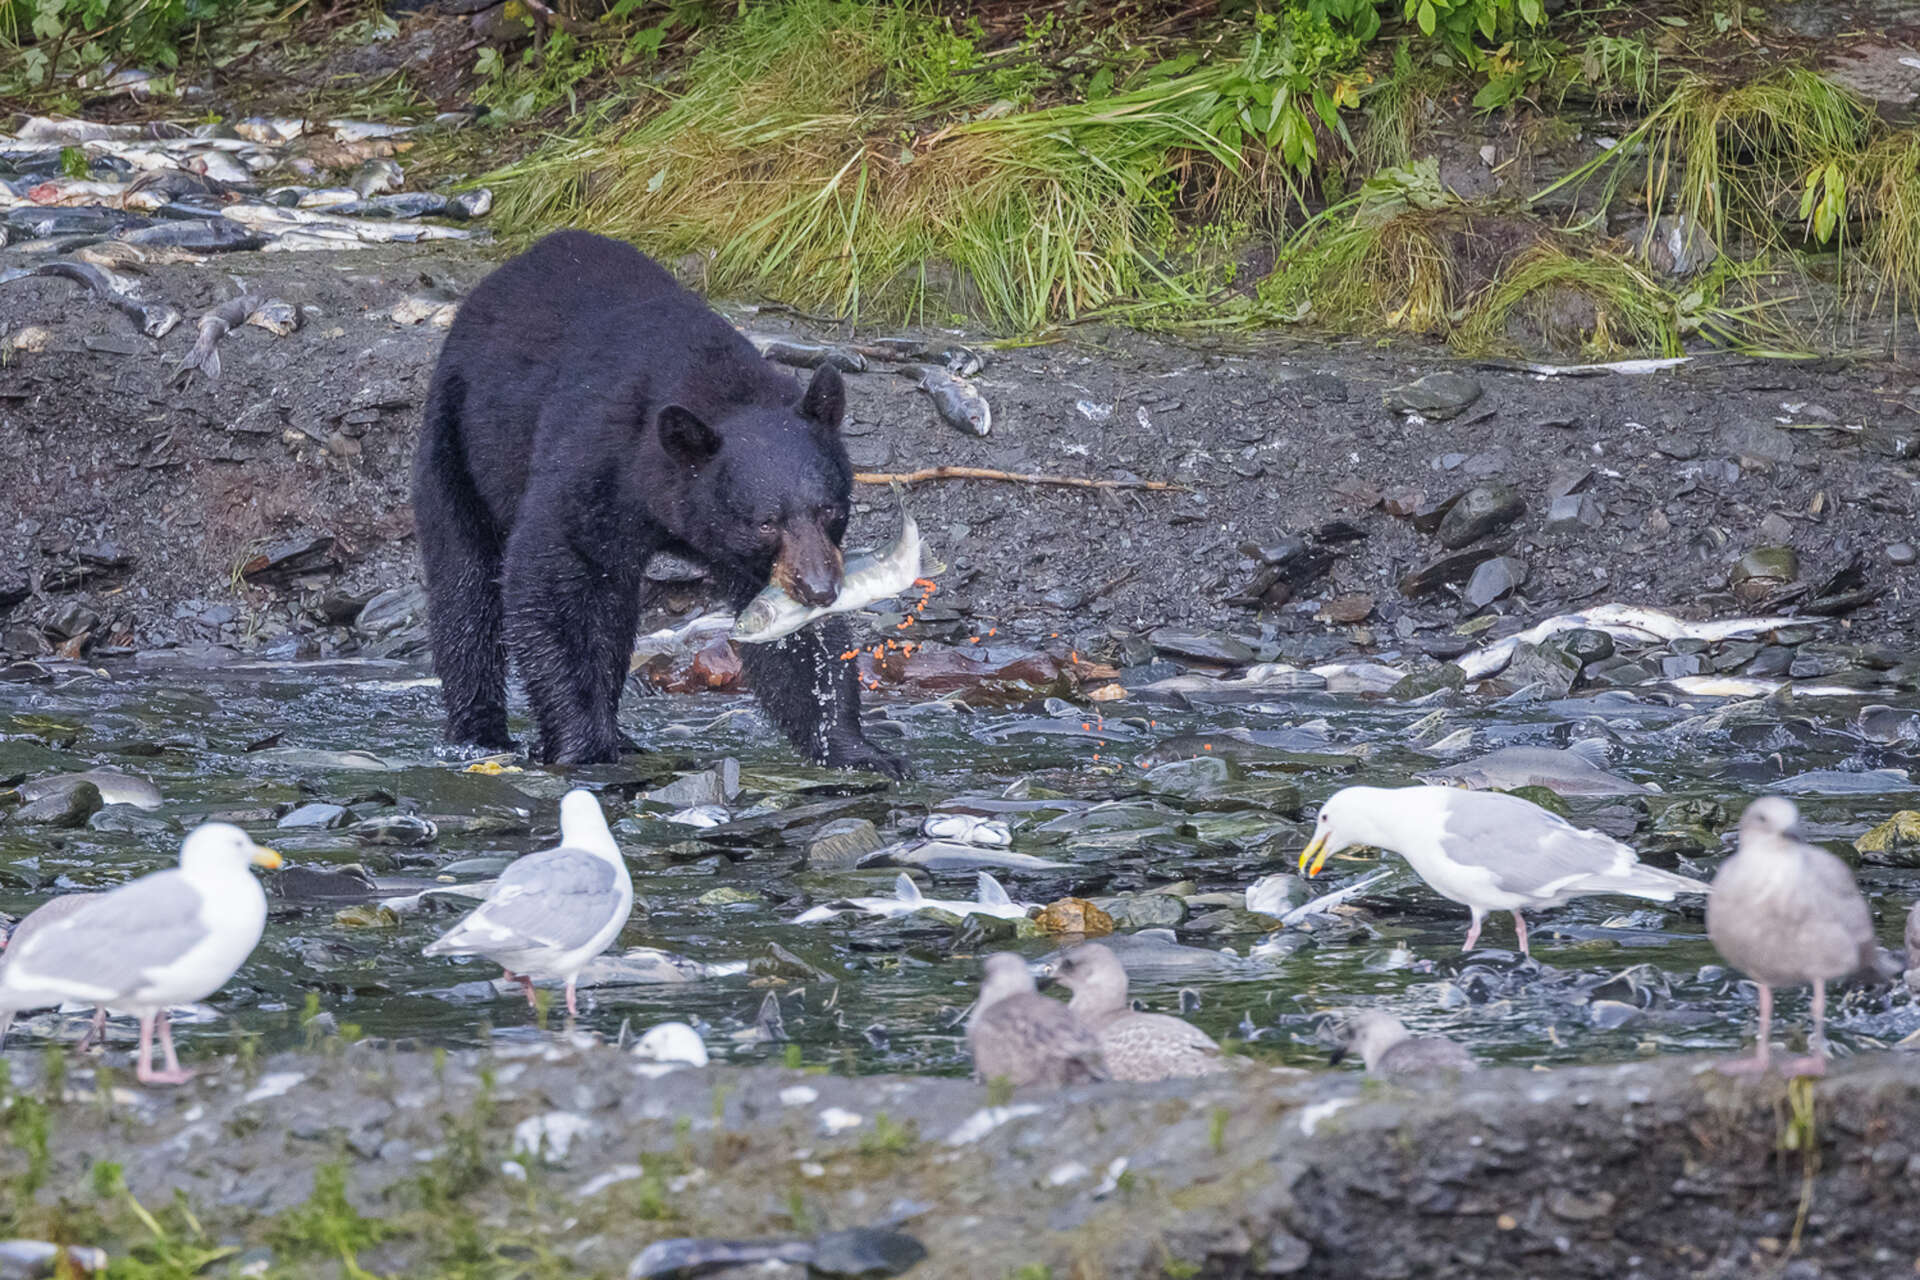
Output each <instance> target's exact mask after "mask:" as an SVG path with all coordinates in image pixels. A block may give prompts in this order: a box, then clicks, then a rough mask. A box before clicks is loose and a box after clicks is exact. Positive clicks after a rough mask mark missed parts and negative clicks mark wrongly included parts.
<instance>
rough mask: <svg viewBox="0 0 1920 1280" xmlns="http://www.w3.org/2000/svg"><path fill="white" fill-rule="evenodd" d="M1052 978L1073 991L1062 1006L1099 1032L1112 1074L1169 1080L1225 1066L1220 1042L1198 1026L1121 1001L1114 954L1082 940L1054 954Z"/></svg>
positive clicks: (1123, 979) (1123, 986) (1123, 974)
mask: <svg viewBox="0 0 1920 1280" xmlns="http://www.w3.org/2000/svg"><path fill="white" fill-rule="evenodd" d="M1053 977H1054V980H1055V981H1056V982H1058V983H1060V985H1062V986H1064V987H1066V988H1067V989H1068V990H1069V991H1071V992H1073V999H1072V1000H1070V1001H1068V1002H1067V1011H1068V1012H1069V1013H1071V1014H1073V1016H1074V1017H1076V1018H1078V1019H1080V1022H1081V1025H1083V1026H1085V1027H1087V1028H1089V1029H1090V1030H1091V1031H1092V1032H1093V1033H1094V1034H1095V1035H1097V1036H1099V1037H1100V1053H1101V1056H1102V1057H1104V1058H1105V1059H1106V1063H1107V1073H1108V1075H1110V1076H1111V1077H1112V1078H1113V1079H1115V1080H1137V1081H1152V1080H1173V1079H1177V1078H1180V1077H1183V1076H1204V1075H1211V1074H1213V1073H1215V1072H1218V1071H1225V1070H1226V1064H1225V1063H1224V1062H1222V1061H1221V1060H1220V1046H1219V1045H1218V1044H1216V1043H1214V1040H1213V1037H1212V1036H1210V1035H1208V1034H1207V1033H1206V1032H1204V1031H1202V1030H1200V1028H1198V1027H1196V1026H1194V1025H1192V1024H1191V1023H1188V1022H1183V1021H1182V1020H1180V1019H1179V1018H1174V1017H1169V1016H1168V1015H1167V1014H1164V1013H1138V1012H1136V1011H1135V1010H1134V1008H1133V1006H1132V1005H1130V1004H1128V1003H1127V971H1126V969H1125V967H1124V966H1122V965H1121V963H1120V957H1118V956H1116V955H1114V954H1113V952H1112V951H1110V950H1108V949H1107V948H1106V947H1103V946H1101V945H1100V944H1099V943H1097V942H1087V943H1083V944H1081V945H1080V946H1077V947H1075V948H1074V949H1073V950H1071V951H1069V952H1067V954H1066V955H1064V956H1062V957H1060V961H1059V963H1058V964H1057V965H1056V966H1055V967H1054V971H1053Z"/></svg>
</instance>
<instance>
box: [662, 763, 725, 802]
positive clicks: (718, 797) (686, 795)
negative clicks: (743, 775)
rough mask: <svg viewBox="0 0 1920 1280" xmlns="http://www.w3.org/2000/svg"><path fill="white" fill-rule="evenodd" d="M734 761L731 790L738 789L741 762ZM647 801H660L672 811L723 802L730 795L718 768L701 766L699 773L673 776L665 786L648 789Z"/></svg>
mask: <svg viewBox="0 0 1920 1280" xmlns="http://www.w3.org/2000/svg"><path fill="white" fill-rule="evenodd" d="M728 763H729V764H733V776H734V790H735V791H736V792H738V791H739V789H740V782H739V778H740V766H739V765H738V764H737V763H735V762H733V761H729V762H728ZM645 799H646V801H647V803H649V804H654V805H660V806H662V807H664V808H666V809H669V810H672V811H675V812H677V811H679V810H681V809H694V808H698V807H700V806H702V805H724V804H726V803H727V801H728V800H730V799H732V797H731V796H729V795H728V794H727V784H726V779H725V778H724V777H723V776H722V774H721V771H720V770H718V769H702V770H701V771H700V772H698V773H689V774H687V775H685V776H684V777H680V778H676V779H675V780H674V781H672V782H670V783H668V784H667V785H666V786H664V787H660V788H657V789H655V790H653V791H649V792H647V794H646V797H645Z"/></svg>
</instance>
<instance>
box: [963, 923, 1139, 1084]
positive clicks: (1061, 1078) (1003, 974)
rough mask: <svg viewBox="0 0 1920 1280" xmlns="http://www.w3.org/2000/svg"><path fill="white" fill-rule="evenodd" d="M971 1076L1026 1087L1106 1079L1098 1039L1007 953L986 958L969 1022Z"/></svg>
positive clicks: (1019, 960) (1105, 1069)
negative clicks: (1042, 992) (978, 995)
mask: <svg viewBox="0 0 1920 1280" xmlns="http://www.w3.org/2000/svg"><path fill="white" fill-rule="evenodd" d="M967 1049H968V1050H969V1051H970V1052H971V1053H972V1054H973V1078H974V1079H976V1080H997V1079H1005V1080H1006V1081H1007V1082H1008V1083H1010V1084H1012V1085H1013V1086H1014V1087H1015V1088H1018V1087H1020V1086H1022V1085H1029V1084H1046V1085H1063V1084H1079V1083H1082V1082H1083V1081H1087V1080H1105V1079H1106V1078H1107V1068H1106V1064H1105V1063H1104V1062H1102V1061H1101V1056H1100V1041H1099V1039H1098V1038H1097V1037H1096V1036H1095V1035H1094V1034H1093V1032H1091V1031H1089V1030H1088V1029H1087V1028H1086V1027H1085V1026H1083V1025H1081V1022H1080V1020H1079V1019H1078V1018H1076V1017H1074V1016H1073V1014H1072V1013H1071V1012H1070V1011H1069V1010H1068V1009H1067V1006H1065V1005H1063V1004H1061V1003H1060V1002H1059V1001H1057V1000H1049V999H1047V998H1046V997H1045V996H1043V995H1041V994H1040V992H1039V990H1038V989H1037V988H1036V987H1035V986H1034V983H1033V974H1032V973H1031V972H1030V971H1029V970H1028V969H1027V962H1026V961H1025V960H1022V959H1021V958H1020V957H1019V956H1017V955H1014V954H1013V953H1012V952H1010V951H1002V952H1000V953H999V954H997V955H991V956H988V957H987V964H986V973H985V976H984V978H983V979H982V980H981V983H980V999H979V1000H978V1001H976V1002H975V1004H974V1006H973V1014H972V1016H971V1017H969V1018H968V1019H967Z"/></svg>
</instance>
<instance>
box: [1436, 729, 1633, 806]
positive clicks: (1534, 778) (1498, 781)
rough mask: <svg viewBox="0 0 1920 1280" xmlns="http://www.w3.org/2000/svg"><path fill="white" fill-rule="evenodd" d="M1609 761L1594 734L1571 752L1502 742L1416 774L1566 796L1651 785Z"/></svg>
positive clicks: (1627, 791) (1628, 791) (1623, 792)
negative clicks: (1458, 761)
mask: <svg viewBox="0 0 1920 1280" xmlns="http://www.w3.org/2000/svg"><path fill="white" fill-rule="evenodd" d="M1607 763H1608V761H1607V751H1606V743H1605V742H1603V741H1601V740H1600V739H1598V738H1589V739H1587V740H1585V741H1582V742H1576V743H1574V744H1573V745H1572V746H1570V747H1568V748H1567V749H1566V750H1565V751H1556V750H1554V749H1553V748H1552V747H1502V748H1500V750H1498V751H1492V752H1489V753H1487V754H1486V755H1484V756H1480V757H1478V758H1477V759H1473V760H1468V761H1465V762H1463V763H1461V764H1453V765H1448V766H1447V767H1446V768H1444V769H1429V770H1428V771H1427V772H1425V773H1416V774H1414V775H1413V776H1414V778H1415V779H1417V780H1418V781H1420V782H1425V783H1428V784H1431V785H1433V786H1441V787H1445V786H1456V787H1465V788H1467V789H1468V790H1471V791H1517V790H1519V789H1520V788H1521V787H1546V788H1547V789H1548V790H1550V791H1553V792H1555V793H1556V794H1559V795H1563V796H1637V795H1645V794H1647V792H1648V791H1650V790H1651V788H1649V787H1643V786H1641V785H1640V784H1639V783H1637V782H1632V781H1629V780H1628V779H1626V778H1623V777H1621V776H1620V775H1619V774H1617V773H1610V772H1608V771H1607V767H1606V766H1607Z"/></svg>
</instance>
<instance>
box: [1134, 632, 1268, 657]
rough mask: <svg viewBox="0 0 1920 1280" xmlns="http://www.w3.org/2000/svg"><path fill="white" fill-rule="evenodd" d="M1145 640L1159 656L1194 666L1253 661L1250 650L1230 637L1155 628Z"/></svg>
mask: <svg viewBox="0 0 1920 1280" xmlns="http://www.w3.org/2000/svg"><path fill="white" fill-rule="evenodd" d="M1147 640H1148V641H1149V642H1150V643H1151V644H1152V645H1153V647H1154V649H1155V650H1156V651H1158V652H1160V653H1170V654H1172V655H1173V656H1175V657H1176V658H1190V659H1193V660H1195V661H1197V662H1215V663H1221V664H1224V665H1227V666H1239V665H1240V664H1242V663H1247V662H1252V661H1253V660H1254V653H1253V650H1252V649H1250V648H1248V647H1247V646H1246V645H1245V644H1244V643H1242V642H1241V641H1239V640H1236V639H1234V638H1233V637H1232V636H1229V635H1223V634H1221V633H1219V632H1216V631H1189V630H1187V629H1186V628H1184V627H1158V628H1155V629H1154V630H1153V631H1151V632H1149V633H1148V634H1147Z"/></svg>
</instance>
